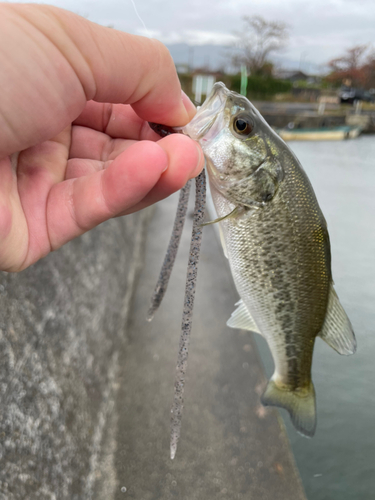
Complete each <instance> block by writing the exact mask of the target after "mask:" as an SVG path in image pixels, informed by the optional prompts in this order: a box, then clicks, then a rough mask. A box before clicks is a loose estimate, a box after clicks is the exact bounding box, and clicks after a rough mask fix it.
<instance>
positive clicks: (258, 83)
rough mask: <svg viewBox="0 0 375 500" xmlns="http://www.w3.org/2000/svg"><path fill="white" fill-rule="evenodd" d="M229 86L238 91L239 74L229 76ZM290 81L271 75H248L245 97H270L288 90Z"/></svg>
mask: <svg viewBox="0 0 375 500" xmlns="http://www.w3.org/2000/svg"><path fill="white" fill-rule="evenodd" d="M228 78H230V88H231V90H234V91H235V92H240V89H241V75H233V76H229V75H228ZM292 86H293V85H292V83H291V82H288V81H286V80H278V79H276V78H272V77H271V76H249V77H248V79H247V97H251V98H255V99H263V98H267V97H272V96H274V95H275V94H281V93H284V92H290V90H291V89H292Z"/></svg>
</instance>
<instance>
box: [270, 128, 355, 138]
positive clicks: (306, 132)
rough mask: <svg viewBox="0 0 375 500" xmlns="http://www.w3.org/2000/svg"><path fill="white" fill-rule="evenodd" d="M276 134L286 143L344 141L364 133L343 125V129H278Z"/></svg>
mask: <svg viewBox="0 0 375 500" xmlns="http://www.w3.org/2000/svg"><path fill="white" fill-rule="evenodd" d="M276 132H277V133H278V134H279V136H280V137H281V138H282V139H284V141H342V140H345V139H355V138H356V137H358V136H359V134H360V133H361V132H362V128H361V127H358V126H351V125H343V126H341V127H320V128H281V129H276Z"/></svg>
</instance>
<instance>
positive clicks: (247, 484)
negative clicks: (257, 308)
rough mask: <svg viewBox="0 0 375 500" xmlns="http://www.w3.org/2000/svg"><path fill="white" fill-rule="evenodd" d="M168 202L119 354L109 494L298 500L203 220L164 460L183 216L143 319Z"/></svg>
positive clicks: (171, 204) (168, 221) (222, 263)
mask: <svg viewBox="0 0 375 500" xmlns="http://www.w3.org/2000/svg"><path fill="white" fill-rule="evenodd" d="M176 202H177V199H176V198H175V197H174V198H170V199H168V200H166V201H164V202H163V203H162V204H159V206H158V208H157V211H156V214H155V217H154V218H153V220H152V223H151V225H150V228H149V231H148V237H147V247H146V261H145V265H144V267H143V271H142V274H141V277H140V282H139V285H138V288H137V291H136V296H135V299H134V303H133V307H132V311H131V316H130V321H129V324H128V345H127V349H126V353H125V354H124V356H123V357H122V358H121V363H120V370H119V386H120V387H119V390H118V395H117V408H118V410H117V412H116V413H117V418H118V434H117V437H116V443H117V449H116V454H115V458H114V460H113V464H114V468H115V470H113V474H114V476H113V477H114V480H115V481H117V488H116V495H115V500H125V499H129V500H130V499H132V500H133V499H134V500H159V499H160V500H170V499H178V500H213V499H222V500H237V499H238V500H240V499H241V500H242V499H243V500H245V499H246V500H248V499H254V500H255V499H256V500H268V499H269V500H271V499H272V500H303V499H305V495H304V492H303V488H302V486H301V482H300V479H299V476H298V473H297V471H296V469H295V464H294V460H293V457H292V455H291V451H290V448H289V443H288V441H287V438H286V434H285V430H284V428H283V426H282V423H281V421H280V420H279V418H278V414H277V412H276V411H275V410H273V409H267V410H266V409H265V408H263V407H262V406H261V404H260V402H259V396H260V394H261V393H262V391H263V389H264V386H265V383H266V381H265V377H264V374H263V368H262V365H261V362H260V359H259V357H258V352H257V349H256V345H255V343H254V340H253V338H252V336H251V334H249V333H248V332H241V331H238V330H231V329H229V328H228V327H226V324H225V323H226V321H227V319H228V318H229V316H230V314H231V312H232V311H233V309H234V303H235V302H236V301H237V300H238V297H237V293H236V291H235V289H234V285H233V283H232V278H231V276H230V271H229V267H228V263H227V260H226V259H225V257H224V256H223V253H222V251H221V248H220V247H219V243H218V241H217V238H216V235H215V233H214V229H213V227H210V226H208V227H205V229H204V233H203V246H202V253H201V260H200V265H199V273H198V287H197V295H196V306H195V313H194V320H193V330H192V340H191V344H190V354H189V366H188V370H187V383H186V390H185V409H184V416H183V420H182V432H181V438H180V442H179V446H178V449H177V455H176V458H175V459H174V461H171V460H170V458H169V435H170V427H169V424H170V408H171V404H172V400H173V384H174V373H175V365H176V360H177V352H178V342H179V334H180V325H181V314H182V306H183V293H184V287H185V275H186V265H187V257H188V256H187V250H188V247H189V243H190V230H191V220H188V221H187V227H186V228H185V232H184V235H183V237H182V241H181V248H180V251H179V254H178V257H177V261H176V265H175V269H174V272H173V274H172V277H171V281H170V284H169V288H168V291H167V293H166V296H165V298H164V302H163V303H162V305H161V307H160V309H159V311H158V312H157V313H156V314H155V318H154V320H153V322H152V323H147V322H146V321H145V316H146V313H147V308H148V305H149V301H150V297H151V293H152V291H153V288H154V286H155V283H156V279H157V275H158V272H159V269H160V266H161V263H162V260H163V257H164V252H165V249H166V246H167V243H168V240H169V235H170V231H171V228H172V221H173V216H174V212H175V209H176ZM97 498H104V497H97Z"/></svg>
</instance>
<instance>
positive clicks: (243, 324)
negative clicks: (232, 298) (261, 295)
mask: <svg viewBox="0 0 375 500" xmlns="http://www.w3.org/2000/svg"><path fill="white" fill-rule="evenodd" d="M235 305H236V306H238V307H237V309H235V311H234V312H233V313H232V315H231V317H230V318H229V319H228V321H227V326H229V327H230V328H239V329H240V330H250V331H252V332H256V333H260V331H259V328H258V327H257V325H256V323H255V321H254V320H253V318H252V316H251V314H250V313H249V310H248V308H247V307H246V306H245V304H244V302H243V300H240V301H238V302H237V303H236V304H235Z"/></svg>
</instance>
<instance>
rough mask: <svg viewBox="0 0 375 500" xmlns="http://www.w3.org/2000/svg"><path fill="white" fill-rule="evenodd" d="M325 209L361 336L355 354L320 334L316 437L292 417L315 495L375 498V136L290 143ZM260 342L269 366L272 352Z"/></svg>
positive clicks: (309, 490) (336, 268)
mask: <svg viewBox="0 0 375 500" xmlns="http://www.w3.org/2000/svg"><path fill="white" fill-rule="evenodd" d="M289 145H290V146H291V148H292V149H293V151H294V152H295V153H296V155H297V157H298V158H299V159H300V161H301V163H302V165H303V167H304V169H305V170H306V172H307V174H308V176H309V178H310V180H311V182H312V185H313V187H314V190H315V193H316V195H317V198H318V200H319V204H320V206H321V208H322V211H323V213H324V215H325V217H326V220H327V223H328V229H329V233H330V237H331V246H332V271H333V278H334V281H335V288H336V290H337V293H338V295H339V297H340V301H341V303H342V304H343V306H344V308H345V310H346V312H347V314H348V316H349V318H350V319H351V322H352V324H353V327H354V331H355V333H356V336H357V341H358V350H357V353H356V354H355V355H353V356H348V357H346V356H340V355H339V354H337V353H336V352H335V351H333V350H332V349H331V348H330V347H329V346H328V345H326V344H325V343H324V342H323V341H322V340H320V339H317V342H316V347H315V351H314V361H313V380H314V384H315V389H316V393H317V410H318V427H317V432H316V435H315V437H314V438H313V439H305V438H303V437H301V436H299V435H298V434H297V433H296V432H295V430H294V429H293V428H292V426H291V425H290V422H289V418H288V416H287V415H286V414H284V413H283V417H285V424H286V427H287V431H288V434H289V437H290V440H291V443H292V447H293V451H294V454H295V458H296V462H297V466H298V468H299V471H300V474H301V477H302V480H303V483H304V487H305V490H306V494H307V497H308V499H309V500H346V499H351V500H352V499H355V500H368V499H369V498H375V470H374V469H375V384H374V378H375V137H374V136H364V137H360V138H359V139H356V140H353V141H345V142H294V143H289ZM257 342H258V343H259V347H260V350H261V353H262V357H263V360H264V362H265V366H266V370H267V374H268V375H270V374H271V373H272V371H273V370H272V359H271V357H270V354H269V351H268V348H267V346H266V345H265V343H264V341H263V339H262V338H261V337H260V336H257Z"/></svg>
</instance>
